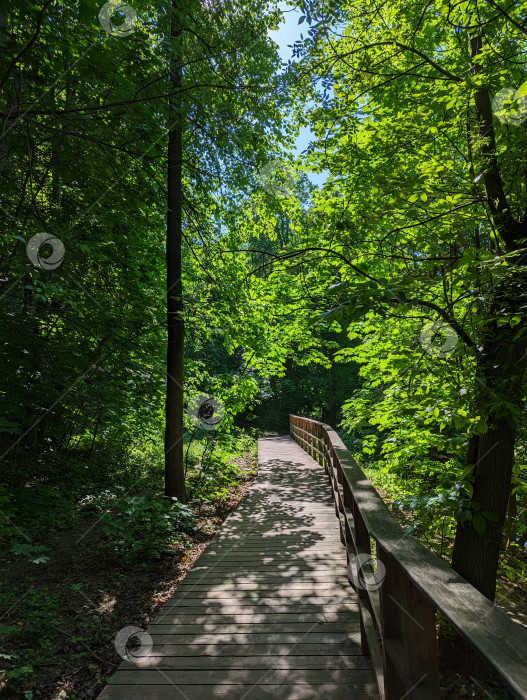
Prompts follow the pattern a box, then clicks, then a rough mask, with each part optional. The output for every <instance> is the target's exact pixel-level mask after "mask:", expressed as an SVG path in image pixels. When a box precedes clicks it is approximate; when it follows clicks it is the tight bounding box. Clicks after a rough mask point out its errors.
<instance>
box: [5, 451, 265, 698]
mask: <svg viewBox="0 0 527 700" xmlns="http://www.w3.org/2000/svg"><path fill="white" fill-rule="evenodd" d="M238 463H239V466H240V467H241V472H240V473H241V477H240V480H239V481H238V483H237V484H236V485H235V486H233V487H232V488H231V489H229V493H228V494H226V495H224V496H223V497H222V498H221V499H217V500H216V501H215V502H212V503H205V504H201V505H199V506H197V507H196V508H195V510H194V515H195V519H196V520H195V525H196V529H195V531H194V532H193V533H192V534H190V535H188V537H186V539H185V541H184V543H182V544H179V545H178V546H176V547H175V548H174V549H173V551H172V552H170V553H166V554H164V555H163V556H162V557H161V558H159V559H149V560H148V563H147V564H146V562H145V563H140V564H133V565H131V564H127V563H125V561H124V560H123V559H119V558H117V559H116V558H112V559H108V558H104V557H102V556H101V554H100V551H99V543H100V540H101V538H103V537H104V534H103V529H102V527H101V523H99V522H97V521H95V524H94V523H93V522H90V521H88V520H84V521H82V522H78V523H76V524H75V527H74V528H72V529H70V530H68V531H66V532H59V533H57V534H56V536H55V537H54V539H53V541H52V542H50V543H49V546H50V549H51V551H50V553H49V554H50V561H49V563H41V564H38V565H37V564H34V563H30V562H27V561H25V560H24V561H19V560H18V559H19V558H18V557H17V558H15V560H14V561H9V566H8V567H5V566H4V565H3V563H2V566H1V569H3V571H2V572H1V574H2V578H3V579H4V580H3V581H2V584H1V588H0V595H1V594H2V593H1V592H2V591H17V594H19V595H17V596H16V600H14V601H12V602H11V601H10V602H11V604H10V605H9V607H8V608H7V610H6V611H5V612H4V613H3V615H2V617H1V618H0V624H1V625H2V626H4V627H2V626H0V634H1V633H2V632H4V633H6V632H8V631H11V633H10V634H9V636H8V638H6V637H4V640H6V641H7V642H8V644H9V648H8V649H7V650H6V649H2V651H5V652H6V653H3V654H0V662H3V663H2V666H4V664H5V665H6V666H7V668H8V669H9V668H16V676H15V677H13V676H12V677H11V679H10V680H9V682H8V683H5V681H4V682H3V683H2V680H1V679H2V675H1V672H0V694H1V695H2V697H5V698H8V699H11V698H13V699H14V698H17V700H18V699H19V698H24V700H33V699H34V698H47V699H48V700H66V699H76V700H81V699H84V698H93V697H96V696H97V695H98V694H99V693H100V692H101V690H102V688H103V686H104V684H105V683H106V680H107V679H108V678H109V677H110V676H111V675H112V674H113V672H114V671H115V670H116V669H117V667H118V665H119V664H120V662H121V659H120V657H119V656H118V654H117V652H116V650H115V647H114V639H115V636H116V634H117V632H118V631H119V630H120V629H122V628H123V627H126V626H129V625H134V626H137V627H141V628H145V627H146V626H147V625H148V624H149V623H150V621H151V619H152V618H153V616H154V615H155V614H156V613H157V612H158V611H159V609H160V608H161V606H162V605H163V603H164V602H165V601H166V600H167V599H168V598H169V597H170V595H171V594H172V593H173V591H174V590H175V588H176V587H177V585H178V583H179V582H180V581H181V580H182V579H183V578H184V577H185V575H186V573H187V571H188V569H189V568H190V567H191V566H192V565H193V564H194V562H195V561H196V559H198V558H199V556H200V555H201V553H202V552H203V550H204V549H205V547H206V545H207V543H208V542H209V541H210V540H211V539H212V537H213V536H214V534H215V533H216V532H217V531H218V530H219V528H220V527H221V525H222V523H223V521H224V520H225V518H226V517H227V516H228V515H229V513H231V511H232V510H233V508H234V507H235V506H236V505H237V504H238V502H239V501H240V499H241V498H242V496H243V494H244V493H245V491H246V490H247V488H248V487H249V486H250V485H251V484H252V482H253V481H254V478H255V476H256V462H255V459H254V456H252V455H251V454H250V453H246V454H245V455H244V456H243V457H241V458H239V460H238ZM86 533H87V534H86ZM4 595H5V593H4ZM2 607H4V606H2ZM22 611H23V612H22ZM13 628H15V631H16V628H20V629H22V628H23V629H24V632H25V633H24V635H17V634H16V633H13V631H14V630H13ZM28 635H29V637H28ZM31 646H34V647H35V649H38V655H37V656H38V659H37V660H36V661H35V662H32V661H31V660H29V661H28V662H24V661H23V659H27V658H28V657H27V654H28V651H31V649H30V648H29V649H28V647H31ZM21 660H22V661H21ZM6 661H7V663H6Z"/></svg>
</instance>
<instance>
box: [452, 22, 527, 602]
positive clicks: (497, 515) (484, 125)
mask: <svg viewBox="0 0 527 700" xmlns="http://www.w3.org/2000/svg"><path fill="white" fill-rule="evenodd" d="M482 50H483V36H482V35H480V34H476V35H470V34H469V53H470V61H471V72H472V74H473V75H478V74H479V73H481V71H482V68H481V65H480V63H479V62H478V60H477V57H478V54H480V53H481V51H482ZM474 107H475V116H476V123H477V126H478V141H479V146H478V148H479V161H480V162H479V164H478V170H479V171H480V172H482V173H483V183H484V186H485V198H486V203H487V206H488V209H489V212H490V214H491V218H492V223H493V225H494V229H495V231H497V233H498V234H499V237H500V238H501V240H502V241H503V243H504V244H505V248H506V250H507V252H508V253H515V252H516V255H511V256H510V257H509V265H510V267H511V268H512V266H513V265H516V266H517V268H518V269H517V270H516V271H515V272H514V274H511V273H509V275H508V276H507V277H506V278H505V279H504V280H503V281H502V282H501V283H498V285H497V286H496V287H495V288H494V289H493V290H492V295H491V297H490V302H491V303H490V307H489V312H488V319H489V321H488V323H487V324H486V325H485V326H484V327H483V330H482V335H483V338H482V340H481V342H478V343H476V347H477V349H478V353H479V354H478V360H477V369H476V386H477V394H478V395H477V396H476V402H477V405H478V406H479V407H480V414H481V415H482V416H483V418H484V419H485V420H486V423H487V426H488V430H487V432H485V433H484V434H481V435H476V436H473V437H472V438H471V439H470V442H469V448H468V454H467V465H469V466H472V467H473V469H472V483H473V492H472V496H471V500H472V505H471V508H470V510H471V511H472V517H474V516H476V514H480V515H479V518H478V519H479V526H481V525H482V522H483V521H482V520H481V516H482V515H483V516H484V526H485V528H484V531H483V532H482V533H481V534H480V533H478V531H477V530H476V528H475V527H474V525H473V522H471V521H470V520H465V521H464V522H461V521H460V520H459V521H458V523H457V530H456V538H455V541H454V550H453V553H452V566H453V568H454V569H455V570H456V571H457V572H458V573H459V574H461V576H463V577H464V578H465V579H466V580H467V581H468V582H469V583H471V584H472V585H473V586H475V587H476V588H477V589H478V590H479V591H481V593H483V594H484V595H485V596H486V597H487V598H489V599H490V600H494V596H495V593H496V577H497V571H498V564H499V554H500V549H501V546H502V536H503V527H504V523H505V517H506V514H507V506H508V503H509V497H510V493H511V477H512V467H513V463H514V445H515V440H516V425H517V421H518V418H519V417H520V416H521V414H522V411H523V402H522V382H523V377H524V374H525V353H526V345H525V341H524V335H525V333H524V335H522V334H521V333H520V331H523V332H524V331H525V328H522V326H525V324H526V319H525V313H524V310H523V299H524V298H525V293H526V292H527V289H526V287H527V281H526V276H525V272H524V270H523V269H522V268H524V266H525V262H524V258H523V256H522V254H521V250H522V245H523V243H522V239H523V238H524V237H525V234H526V224H525V219H522V220H517V219H516V218H515V217H514V216H513V215H512V214H511V211H510V207H509V203H508V201H507V195H506V193H505V188H504V186H503V179H502V176H501V172H500V164H499V160H498V157H497V148H496V135H495V132H494V125H493V117H492V106H491V99H490V94H489V91H488V88H487V87H486V86H485V85H483V86H482V87H479V88H478V89H476V90H475V92H474ZM469 138H470V136H469ZM493 252H494V251H493ZM497 252H499V251H497ZM514 316H517V317H518V318H519V319H520V320H519V323H518V324H517V325H516V326H514V327H512V326H511V325H510V324H509V323H508V322H507V321H508V319H512V318H513V317H514ZM491 319H500V320H502V319H503V320H505V324H504V325H501V326H498V324H497V320H495V321H491ZM485 513H488V514H490V519H489V518H487V517H485ZM479 529H481V527H480V528H479Z"/></svg>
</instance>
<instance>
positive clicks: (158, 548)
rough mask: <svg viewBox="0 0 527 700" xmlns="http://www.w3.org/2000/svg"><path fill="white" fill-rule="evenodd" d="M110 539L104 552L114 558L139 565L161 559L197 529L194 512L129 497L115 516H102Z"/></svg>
mask: <svg viewBox="0 0 527 700" xmlns="http://www.w3.org/2000/svg"><path fill="white" fill-rule="evenodd" d="M102 521H103V531H104V534H105V535H106V538H105V539H104V540H103V542H102V543H101V548H102V550H103V551H105V552H106V553H108V554H110V555H111V556H114V557H119V558H124V560H125V561H127V562H130V563H132V562H135V561H137V560H139V559H142V558H159V557H160V556H161V554H162V553H163V552H165V551H167V548H168V546H169V544H172V543H174V542H175V541H177V540H178V539H179V537H178V535H181V534H183V533H188V532H189V531H190V530H191V529H192V528H193V527H194V516H193V513H192V510H191V509H190V508H189V507H188V506H186V505H183V504H182V503H178V502H177V501H174V500H170V499H161V498H157V497H153V496H149V495H143V496H127V497H125V498H122V499H121V500H120V501H118V502H117V503H116V504H115V510H114V512H107V513H105V514H104V515H103V516H102Z"/></svg>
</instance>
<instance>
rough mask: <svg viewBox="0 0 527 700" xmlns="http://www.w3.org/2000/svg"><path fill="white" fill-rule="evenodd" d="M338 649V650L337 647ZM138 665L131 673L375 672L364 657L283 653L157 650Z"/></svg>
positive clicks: (131, 668)
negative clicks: (186, 653) (214, 653)
mask: <svg viewBox="0 0 527 700" xmlns="http://www.w3.org/2000/svg"><path fill="white" fill-rule="evenodd" d="M336 649H337V650H338V647H336ZM138 661H139V662H140V663H138V664H137V665H135V664H133V663H130V664H129V670H130V671H134V670H135V671H140V670H141V669H143V668H150V669H157V668H162V669H164V670H167V669H176V668H177V669H186V670H192V669H200V670H204V671H205V670H209V671H211V670H215V671H216V670H221V669H229V670H233V669H234V670H243V669H275V670H278V669H284V670H285V669H293V670H301V669H304V670H310V671H314V670H318V671H323V670H339V669H345V670H352V669H356V668H358V669H361V670H367V669H371V661H370V660H369V659H368V658H367V657H365V656H362V655H360V654H332V655H326V656H321V655H318V654H312V655H311V656H306V655H299V656H293V655H291V654H283V655H282V656H276V655H274V654H272V655H265V654H259V655H256V656H251V655H247V656H203V655H197V656H174V655H168V654H161V653H159V652H158V651H157V649H155V650H153V651H152V652H151V653H150V654H149V655H148V656H145V657H144V658H141V659H138Z"/></svg>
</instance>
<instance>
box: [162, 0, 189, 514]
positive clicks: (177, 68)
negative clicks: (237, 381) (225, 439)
mask: <svg viewBox="0 0 527 700" xmlns="http://www.w3.org/2000/svg"><path fill="white" fill-rule="evenodd" d="M172 8H173V14H172V20H171V32H170V34H171V38H172V46H173V50H177V48H178V44H179V40H180V37H181V34H182V29H181V25H180V23H179V20H178V16H177V10H178V8H177V4H176V0H173V2H172ZM170 68H171V70H170V80H171V83H172V86H173V88H174V91H175V93H176V95H175V96H174V97H171V98H170V101H169V114H168V120H169V128H168V180H167V232H166V267H167V332H168V333H167V335H168V339H167V393H166V404H165V421H166V422H165V495H166V496H171V497H176V498H177V499H178V500H179V501H181V502H183V503H184V502H185V501H186V489H185V468H184V459H183V381H184V343H185V326H184V321H183V284H182V280H181V272H182V259H181V248H182V243H183V105H182V101H181V98H180V97H178V95H177V93H178V92H179V88H180V87H181V84H182V67H181V60H180V58H179V57H174V58H173V59H172V60H171V66H170Z"/></svg>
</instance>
